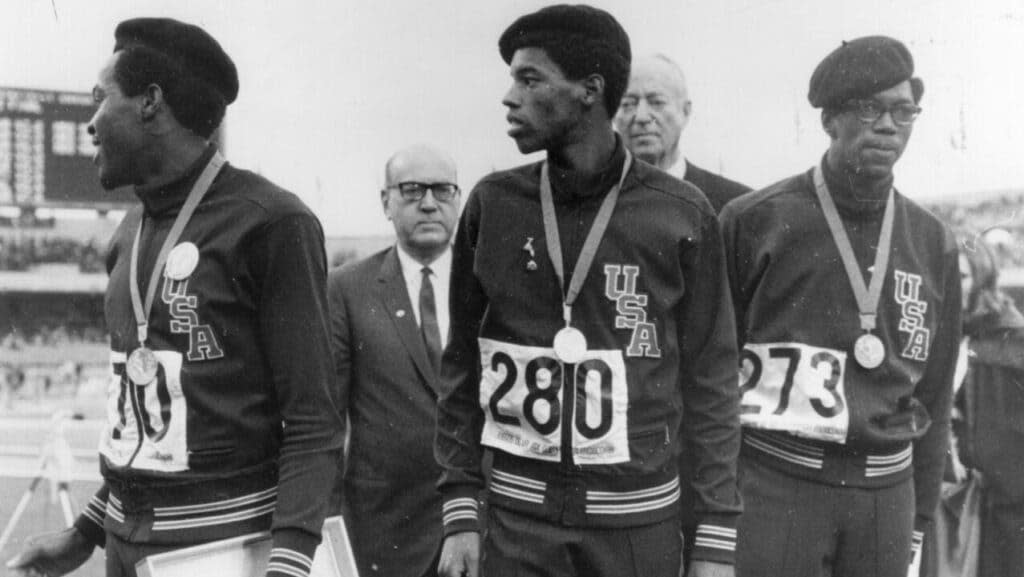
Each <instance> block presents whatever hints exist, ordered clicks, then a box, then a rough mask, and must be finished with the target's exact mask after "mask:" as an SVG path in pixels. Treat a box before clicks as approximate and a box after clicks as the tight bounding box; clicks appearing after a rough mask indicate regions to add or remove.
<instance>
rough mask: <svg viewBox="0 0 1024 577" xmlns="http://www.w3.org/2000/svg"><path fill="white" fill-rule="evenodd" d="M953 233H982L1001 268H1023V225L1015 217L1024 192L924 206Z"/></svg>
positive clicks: (1023, 202)
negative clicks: (965, 201) (965, 202)
mask: <svg viewBox="0 0 1024 577" xmlns="http://www.w3.org/2000/svg"><path fill="white" fill-rule="evenodd" d="M925 206H926V207H927V208H928V209H929V210H931V211H932V212H933V213H935V215H936V216H938V217H939V218H941V219H942V220H943V221H944V222H945V223H946V224H948V225H949V226H950V228H952V229H953V230H971V231H978V232H979V233H982V234H983V236H984V237H985V243H986V244H987V245H988V247H989V248H991V249H992V251H993V252H994V253H995V257H996V259H997V261H998V263H999V265H1000V267H1002V268H1021V267H1024V226H1022V225H1021V219H1019V218H1018V213H1019V212H1020V208H1021V207H1022V206H1024V193H1008V194H1002V195H1000V196H998V197H996V198H992V199H989V200H984V201H982V202H978V203H974V204H964V203H959V202H945V203H932V204H925Z"/></svg>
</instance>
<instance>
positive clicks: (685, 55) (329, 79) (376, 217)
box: [0, 0, 1024, 236]
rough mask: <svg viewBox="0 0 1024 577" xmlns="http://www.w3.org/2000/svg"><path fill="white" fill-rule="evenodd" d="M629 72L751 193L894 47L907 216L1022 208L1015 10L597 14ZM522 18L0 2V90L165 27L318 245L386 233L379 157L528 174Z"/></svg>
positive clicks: (487, 1) (623, 10) (1022, 78)
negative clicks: (196, 33) (925, 202)
mask: <svg viewBox="0 0 1024 577" xmlns="http://www.w3.org/2000/svg"><path fill="white" fill-rule="evenodd" d="M592 3H593V4H594V5H596V6H600V7H602V8H605V9H606V10H608V11H610V12H611V13H612V14H613V15H614V16H616V18H618V19H619V21H620V22H622V24H623V27H624V28H625V29H626V31H627V32H628V33H629V35H630V37H631V39H632V44H633V52H634V54H640V53H649V52H662V53H664V54H667V55H669V56H670V57H672V58H674V59H676V60H677V61H678V62H679V63H680V64H681V65H682V66H683V68H684V70H685V71H686V74H687V77H688V80H689V83H690V92H691V99H692V100H693V118H692V120H691V123H690V126H689V128H688V129H687V131H686V133H685V134H684V136H683V138H684V143H685V144H684V149H685V153H686V154H687V156H688V157H689V158H690V159H691V160H693V161H695V162H696V163H697V164H701V165H704V166H705V167H706V168H709V169H711V170H715V171H721V172H723V173H725V174H726V175H727V176H730V177H732V178H734V179H736V180H740V181H742V182H745V183H747V184H749V185H751V186H754V187H761V186H765V185H768V184H770V183H772V182H774V181H776V180H779V179H781V178H783V177H785V176H788V175H790V174H792V173H795V172H797V171H800V170H803V169H805V168H807V167H809V166H810V165H811V164H813V163H814V162H815V161H816V160H817V159H818V157H819V156H820V154H821V153H822V152H823V150H824V148H825V146H826V144H827V141H826V137H825V136H824V134H823V133H822V131H821V127H820V122H819V115H818V111H816V110H813V109H811V107H810V105H809V104H808V103H807V98H806V94H807V82H808V79H809V77H810V74H811V71H812V70H813V69H814V66H815V65H816V64H817V63H818V62H819V61H820V60H821V59H822V58H823V57H824V56H825V54H827V53H828V52H829V51H831V50H832V49H833V48H835V47H836V46H838V44H839V42H840V41H841V40H843V39H851V38H854V37H857V36H863V35H868V34H887V35H891V36H895V37H897V38H899V39H901V40H903V41H904V42H905V43H906V44H907V45H908V46H909V48H910V50H911V52H912V53H913V55H914V59H915V61H916V64H917V75H918V76H920V77H921V78H923V80H924V84H925V94H924V99H923V101H922V102H921V105H922V107H923V108H924V113H923V114H922V115H921V117H920V118H919V119H918V122H917V125H916V127H915V131H914V135H913V137H912V139H911V141H910V146H909V148H908V150H907V152H906V154H905V155H904V157H903V160H902V161H901V162H900V164H899V165H898V166H897V182H896V184H897V187H898V188H900V190H901V191H902V192H904V193H905V194H907V195H909V196H911V197H912V198H918V199H927V198H933V197H936V196H950V195H961V197H962V198H965V199H968V197H967V196H966V195H968V194H969V193H972V192H975V191H984V190H992V189H1024V114H1021V108H1022V107H1024V74H1022V73H1021V70H1022V69H1024V6H1022V4H1021V2H1020V1H1019V0H976V1H973V2H967V1H964V0H899V1H896V0H893V1H886V0H859V1H857V2H849V1H843V0H805V1H801V0H720V1H707V0H649V1H648V0H596V1H594V2H592ZM546 4H549V2H542V1H538V0H453V1H444V0H436V1H434V2H423V1H415V0H394V1H387V0H375V1H370V0H366V1H364V0H332V1H323V2H314V1H308V2H304V1H296V2H280V1H271V0H217V1H216V2H210V1H201V0H174V1H162V0H131V1H129V0H102V1H96V2H80V1H70V0H53V1H52V2H51V1H50V0H3V1H2V3H0V5H2V6H3V8H4V16H5V20H6V22H7V27H6V29H7V32H6V33H5V35H4V36H5V38H6V42H7V45H6V46H5V47H4V49H3V50H0V86H14V87H25V88H46V89H57V90H83V91H87V90H89V89H90V88H91V87H92V85H93V84H94V83H95V80H96V74H97V71H98V70H99V68H100V66H101V65H102V63H103V62H104V61H105V59H106V58H107V57H108V56H109V53H110V51H111V49H112V47H113V31H114V28H115V26H116V25H117V23H118V22H119V21H121V20H123V19H126V18H130V17H135V16H170V17H174V18H178V19H182V20H186V21H189V22H192V23H196V24H199V25H201V26H203V27H204V28H206V29H207V30H208V31H209V32H210V33H211V34H212V35H213V36H214V37H215V38H217V39H218V40H219V41H220V43H221V44H222V45H223V46H224V48H225V50H226V51H227V52H228V54H230V55H231V56H232V58H233V59H234V60H235V63H236V64H237V66H238V69H239V76H240V81H241V91H240V95H239V98H238V100H237V101H236V103H235V104H234V105H232V106H231V107H229V109H228V116H227V122H228V144H227V146H228V157H229V159H230V160H231V161H232V162H234V163H235V164H236V165H238V166H242V167H245V168H250V169H255V170H258V171H260V172H261V173H263V174H264V175H265V176H267V177H269V178H270V179H271V180H274V181H276V182H278V183H279V184H281V185H283V186H285V187H286V188H289V189H290V190H292V191H294V192H296V193H297V194H299V195H300V196H301V197H302V198H304V199H305V200H306V202H307V203H308V204H309V205H310V206H311V207H312V208H313V210H314V211H316V212H317V213H318V214H319V216H320V218H321V219H322V220H323V222H324V227H325V229H326V231H327V233H328V235H331V236H339V235H345V236H347V235H365V234H386V233H388V232H390V228H389V225H388V223H387V222H386V221H385V220H384V218H383V216H382V214H381V210H380V205H379V193H378V190H379V188H380V185H381V182H382V179H383V174H382V173H383V165H384V162H385V160H386V159H387V158H388V156H389V155H390V154H391V153H392V152H393V151H394V150H396V149H398V148H400V147H402V146H405V145H407V144H411V143H414V142H431V143H435V144H436V145H438V146H440V147H442V148H445V149H447V150H449V151H450V152H451V153H452V155H453V156H454V157H455V158H456V160H457V161H458V163H459V169H460V171H459V180H460V184H461V185H462V186H463V188H465V189H467V190H468V189H469V188H471V187H472V185H473V184H474V183H475V182H476V180H478V179H479V178H480V177H481V176H483V175H484V174H486V173H487V172H489V171H491V170H492V169H501V168H508V167H512V166H515V165H518V164H521V163H523V162H524V161H526V160H528V159H526V158H525V157H523V156H522V155H520V154H519V153H518V151H517V150H516V148H515V145H514V143H513V142H512V140H511V139H509V138H508V137H507V136H506V135H505V129H506V127H505V121H504V109H503V107H502V106H501V97H502V95H503V94H504V91H505V90H506V88H507V86H508V82H509V77H508V69H507V67H506V65H505V64H504V62H502V61H501V58H500V57H499V55H498V51H497V39H498V36H499V35H500V34H501V32H502V30H504V28H505V27H506V26H508V24H510V23H511V22H512V21H513V20H514V19H515V18H516V17H517V16H519V15H521V14H524V13H527V12H531V11H533V10H536V9H537V8H539V7H541V6H543V5H546Z"/></svg>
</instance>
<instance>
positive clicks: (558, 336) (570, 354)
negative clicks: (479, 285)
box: [523, 150, 633, 365]
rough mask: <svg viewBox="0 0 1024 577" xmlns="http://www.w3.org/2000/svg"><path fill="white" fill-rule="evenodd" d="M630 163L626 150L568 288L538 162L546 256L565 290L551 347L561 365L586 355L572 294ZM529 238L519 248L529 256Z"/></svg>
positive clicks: (552, 212) (547, 182) (577, 289)
mask: <svg viewBox="0 0 1024 577" xmlns="http://www.w3.org/2000/svg"><path fill="white" fill-rule="evenodd" d="M632 163H633V157H632V155H631V154H630V153H629V151H628V150H627V151H626V159H625V161H624V162H623V164H622V175H621V176H620V177H619V182H618V183H617V184H615V186H613V187H612V189H611V190H610V191H608V194H607V195H605V197H604V200H602V201H601V207H600V208H599V209H598V210H597V216H595V217H594V223H593V224H592V225H590V231H588V232H587V237H586V239H584V241H583V247H582V248H581V249H580V255H579V258H577V260H576V266H575V267H574V268H573V271H572V278H570V279H569V287H568V290H566V288H565V267H564V266H563V263H562V241H561V239H560V238H559V235H558V220H557V218H556V216H555V201H554V196H553V194H552V192H551V181H550V179H549V173H548V163H547V161H544V164H542V165H541V168H540V206H541V210H542V212H543V215H544V238H545V239H546V240H547V249H548V257H549V258H550V259H551V264H552V266H553V267H554V269H555V275H556V276H558V284H559V288H561V289H562V290H563V291H565V293H564V297H563V300H562V319H563V320H564V321H565V326H564V327H562V328H561V329H559V330H558V332H557V333H555V338H554V341H553V342H552V348H553V349H554V351H555V356H556V357H558V360H559V361H561V362H563V363H565V364H569V365H574V364H577V363H579V362H580V361H582V360H583V358H584V357H585V356H586V354H587V338H586V336H585V335H584V334H583V332H582V331H580V330H579V329H577V328H574V327H573V326H572V305H573V303H574V302H576V297H577V296H579V293H580V289H582V288H583V280H584V279H585V278H586V277H587V272H588V271H589V270H590V265H591V264H593V262H594V256H595V255H596V254H597V248H598V246H599V245H600V244H601V238H602V237H604V232H605V230H607V228H608V223H609V222H610V221H611V218H612V212H613V211H614V210H615V203H616V202H617V201H618V198H619V191H620V190H621V189H622V183H623V181H625V180H626V174H627V173H628V172H629V167H630V165H631V164H632ZM532 240H533V239H532V238H531V239H529V241H528V242H527V246H525V247H523V250H527V249H529V251H530V252H531V256H532V252H533V246H532V244H531V243H532Z"/></svg>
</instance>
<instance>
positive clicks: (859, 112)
mask: <svg viewBox="0 0 1024 577" xmlns="http://www.w3.org/2000/svg"><path fill="white" fill-rule="evenodd" d="M864 105H869V106H870V107H872V108H874V109H875V110H876V111H877V114H875V115H874V117H870V116H864V114H863V113H864V112H865V107H864ZM839 109H840V110H841V111H843V112H852V113H853V115H854V116H856V117H857V120H859V121H861V122H862V123H864V124H874V123H876V122H878V121H879V120H880V119H881V118H882V117H883V116H885V115H886V114H888V115H889V118H891V119H892V123H893V124H895V125H896V126H901V127H904V128H905V127H908V126H913V125H914V121H916V120H917V117H918V116H920V114H921V112H922V108H921V107H920V106H918V105H916V104H907V103H906V102H901V103H898V104H894V105H892V106H886V105H884V104H882V103H881V102H879V101H877V100H873V99H870V98H852V99H850V100H847V101H846V102H844V103H843V104H842V106H840V107H839ZM898 109H903V110H911V111H913V116H912V117H911V118H910V120H898V119H897V118H896V114H895V112H896V110H898Z"/></svg>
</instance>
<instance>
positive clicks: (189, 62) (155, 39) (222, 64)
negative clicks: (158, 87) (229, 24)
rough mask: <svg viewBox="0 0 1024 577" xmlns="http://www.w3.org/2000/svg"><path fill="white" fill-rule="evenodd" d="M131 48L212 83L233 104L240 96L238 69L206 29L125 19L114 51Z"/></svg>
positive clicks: (165, 20) (165, 21) (116, 33)
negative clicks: (158, 56)
mask: <svg viewBox="0 0 1024 577" xmlns="http://www.w3.org/2000/svg"><path fill="white" fill-rule="evenodd" d="M132 46H145V47H147V48H150V49H152V50H155V51H157V52H159V53H161V54H163V55H165V56H167V57H168V58H169V59H171V60H172V61H173V62H175V63H177V64H178V65H180V66H181V67H182V68H183V69H185V70H187V71H188V72H189V73H191V74H193V75H194V76H195V77H196V78H198V79H200V80H202V81H203V82H205V83H207V84H209V85H210V86H211V87H212V88H213V89H214V90H216V91H217V92H219V93H220V95H221V96H223V97H224V101H225V102H226V103H228V104H231V103H232V102H234V101H235V98H237V97H238V70H236V69H235V63H234V62H232V61H231V58H230V57H228V55H227V54H226V53H225V52H224V49H223V48H221V47H220V44H218V43H217V41H216V40H214V39H213V36H210V35H209V34H207V33H206V31H205V30H203V29H202V28H200V27H198V26H194V25H192V24H186V23H184V22H179V21H177V20H172V19H170V18H135V19H132V20H125V21H124V22H122V23H120V24H118V25H117V29H116V30H115V31H114V52H117V51H118V50H123V49H125V48H129V47H132Z"/></svg>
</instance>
